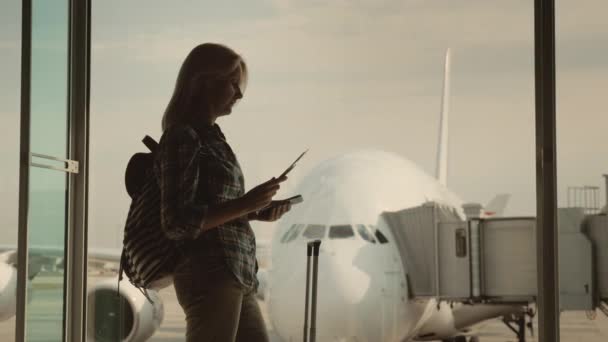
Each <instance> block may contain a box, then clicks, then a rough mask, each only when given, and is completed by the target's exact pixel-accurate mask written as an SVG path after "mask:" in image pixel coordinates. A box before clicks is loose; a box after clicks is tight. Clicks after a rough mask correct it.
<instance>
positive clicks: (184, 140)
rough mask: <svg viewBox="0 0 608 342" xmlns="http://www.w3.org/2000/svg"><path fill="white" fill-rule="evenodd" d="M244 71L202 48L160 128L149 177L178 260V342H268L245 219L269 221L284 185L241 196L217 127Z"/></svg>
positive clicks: (228, 55)
mask: <svg viewBox="0 0 608 342" xmlns="http://www.w3.org/2000/svg"><path fill="white" fill-rule="evenodd" d="M246 81H247V66H246V64H245V62H244V61H243V59H242V58H241V57H240V56H239V55H238V54H236V53H235V52H234V51H232V50H231V49H229V48H227V47H225V46H223V45H219V44H210V43H207V44H202V45H199V46H197V47H195V48H194V49H193V50H192V51H191V52H190V53H189V54H188V56H187V57H186V59H185V61H184V63H183V64H182V67H181V69H180V71H179V75H178V78H177V82H176V85H175V90H174V92H173V96H172V98H171V100H170V102H169V105H168V106H167V109H166V111H165V114H164V116H163V119H162V127H163V136H162V137H161V140H160V145H159V157H158V159H157V163H156V166H155V167H156V172H157V174H158V175H159V185H160V188H161V223H162V227H163V230H164V232H165V234H166V235H167V236H168V237H169V238H170V239H172V240H174V241H175V242H176V243H177V245H178V246H179V248H180V250H182V251H183V257H182V258H181V260H180V261H179V262H178V264H177V265H176V268H175V272H174V286H175V292H176V294H177V299H178V301H179V303H180V305H181V306H182V308H183V309H184V312H185V314H186V322H187V329H186V337H187V341H221V342H224V341H253V342H257V341H268V335H267V332H266V328H265V325H264V321H263V319H262V315H261V312H260V308H259V306H258V304H257V301H256V299H255V293H256V290H257V286H258V283H257V278H256V272H257V269H258V266H257V261H256V256H255V237H254V234H253V230H252V229H251V226H250V224H249V221H250V220H262V221H275V220H277V219H279V218H280V217H281V216H282V215H283V214H284V213H285V212H287V211H289V210H290V205H289V204H288V203H285V202H281V201H272V197H273V196H274V195H275V194H276V192H277V190H279V187H280V183H281V182H283V181H285V180H286V177H283V178H279V179H275V178H272V179H270V180H269V181H267V182H265V183H263V184H261V185H258V186H257V187H255V188H253V189H252V190H250V191H249V192H247V193H245V192H244V180H243V174H242V172H241V168H240V166H239V163H238V161H237V159H236V157H235V155H234V153H233V151H232V149H231V148H230V146H229V145H228V142H227V141H226V137H225V136H224V134H223V133H222V131H221V129H220V127H219V126H218V125H217V123H216V120H217V118H218V117H220V116H224V115H228V114H230V113H231V112H232V107H233V106H234V104H235V103H236V101H237V100H239V99H241V98H242V97H243V94H242V90H241V89H243V88H244V86H245V83H246Z"/></svg>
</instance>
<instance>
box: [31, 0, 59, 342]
mask: <svg viewBox="0 0 608 342" xmlns="http://www.w3.org/2000/svg"><path fill="white" fill-rule="evenodd" d="M67 63H68V1H52V2H49V1H43V0H35V1H33V2H32V64H31V68H32V69H31V75H32V77H31V99H30V101H31V102H30V103H31V126H30V137H31V151H32V152H33V153H39V154H44V155H48V156H52V157H59V158H65V157H66V155H67V123H68V119H67V118H68V116H67V106H66V103H67V100H68V96H67V77H68V74H67ZM37 162H38V161H37ZM41 163H44V164H48V165H53V166H61V163H56V162H52V161H49V160H43V161H41ZM66 177H67V175H66V173H65V172H60V171H55V170H49V169H42V168H37V167H31V168H30V203H29V235H28V238H29V242H28V243H29V265H28V266H29V277H30V278H31V283H30V291H29V292H28V296H27V299H28V305H27V308H26V328H27V331H26V337H27V340H28V341H61V340H62V338H63V320H64V263H65V260H64V252H65V250H64V249H65V242H64V240H65V232H66V186H67V184H66V179H67V178H66Z"/></svg>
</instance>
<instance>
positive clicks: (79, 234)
mask: <svg viewBox="0 0 608 342" xmlns="http://www.w3.org/2000/svg"><path fill="white" fill-rule="evenodd" d="M90 5H91V3H90V0H70V13H69V14H70V15H69V21H70V30H69V31H70V37H69V42H70V63H69V68H68V70H69V74H70V76H69V77H70V78H69V103H68V108H69V118H70V122H69V127H70V129H69V151H68V153H69V156H70V157H71V159H74V160H78V161H79V173H78V174H74V175H72V176H71V177H70V181H69V183H68V184H69V202H68V208H69V211H68V213H69V214H68V215H69V216H68V217H69V225H68V232H67V235H66V247H67V248H66V260H67V264H66V269H67V270H68V272H67V277H66V283H65V286H66V291H65V293H66V298H65V306H66V316H65V318H66V319H65V326H64V327H65V335H64V336H65V341H70V342H72V341H85V340H86V293H87V291H86V290H87V232H88V229H87V215H88V211H87V209H88V208H87V202H88V191H87V190H88V189H87V187H88V150H89V144H88V134H89V65H90Z"/></svg>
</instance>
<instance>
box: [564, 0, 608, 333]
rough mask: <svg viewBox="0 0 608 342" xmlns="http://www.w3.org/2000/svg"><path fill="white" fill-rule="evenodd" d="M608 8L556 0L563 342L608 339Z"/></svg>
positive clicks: (591, 1)
mask: <svg viewBox="0 0 608 342" xmlns="http://www.w3.org/2000/svg"><path fill="white" fill-rule="evenodd" d="M607 10H608V3H606V2H605V1H596V0H582V1H577V2H576V4H574V3H571V2H568V1H556V9H555V12H556V18H555V22H556V35H555V36H556V79H557V84H556V96H557V99H556V102H557V103H556V104H557V109H556V116H557V122H556V125H557V132H556V133H557V135H556V140H557V149H556V151H557V163H556V165H557V191H558V192H557V194H558V201H557V206H558V208H559V209H558V231H559V237H558V238H559V279H560V308H561V309H562V310H563V311H562V313H561V315H560V337H561V341H563V342H575V341H588V342H599V341H607V340H608V221H607V220H606V201H607V199H608V198H607V197H606V194H607V193H608V192H607V190H606V189H607V188H606V187H607V186H608V177H606V176H605V175H606V174H607V173H608V164H606V156H607V155H608V140H606V129H607V128H608V116H607V115H606V91H605V89H608V45H607V43H608V25H606V20H605V13H606V11H607ZM602 175H604V177H602ZM602 308H603V310H602Z"/></svg>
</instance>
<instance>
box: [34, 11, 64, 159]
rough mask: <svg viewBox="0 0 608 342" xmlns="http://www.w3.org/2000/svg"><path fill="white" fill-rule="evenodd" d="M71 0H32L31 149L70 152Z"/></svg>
mask: <svg viewBox="0 0 608 342" xmlns="http://www.w3.org/2000/svg"><path fill="white" fill-rule="evenodd" d="M67 64H68V1H67V0H60V1H46V0H34V1H32V70H31V73H32V78H31V126H30V137H31V138H30V139H31V142H30V144H31V151H32V152H34V153H40V154H44V155H49V156H54V157H59V158H64V157H65V156H66V155H67V122H68V121H67V101H68V97H67V81H68V73H67Z"/></svg>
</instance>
